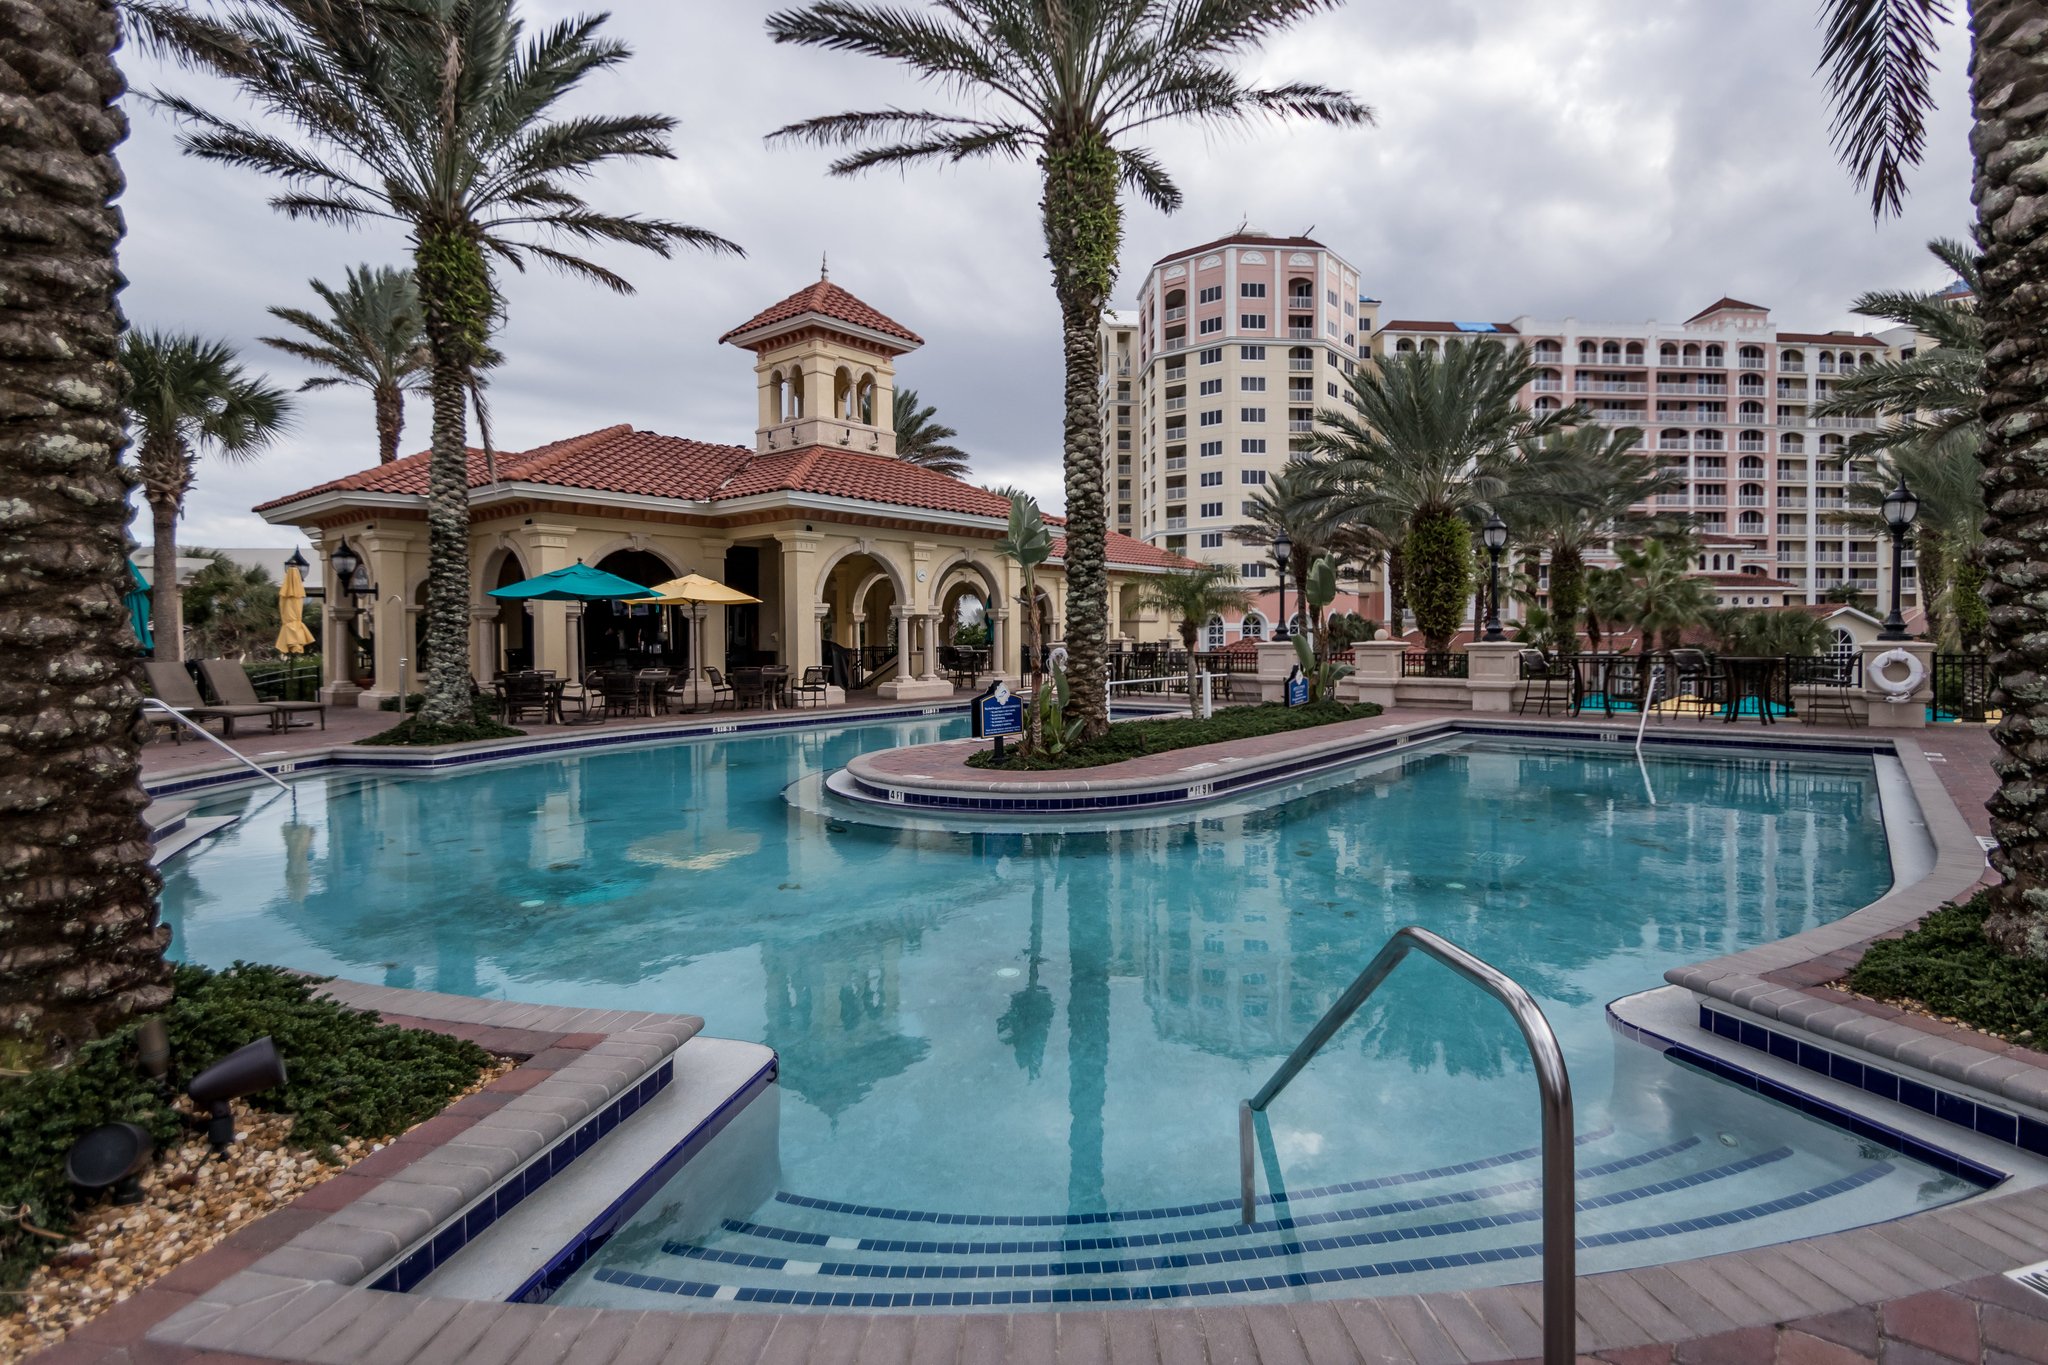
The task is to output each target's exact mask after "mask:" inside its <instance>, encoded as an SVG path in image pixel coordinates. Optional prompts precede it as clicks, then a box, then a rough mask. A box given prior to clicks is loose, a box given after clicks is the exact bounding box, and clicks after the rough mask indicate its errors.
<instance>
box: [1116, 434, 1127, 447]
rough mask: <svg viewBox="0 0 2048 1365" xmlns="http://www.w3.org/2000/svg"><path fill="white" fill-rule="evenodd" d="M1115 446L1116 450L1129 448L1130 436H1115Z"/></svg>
mask: <svg viewBox="0 0 2048 1365" xmlns="http://www.w3.org/2000/svg"><path fill="white" fill-rule="evenodd" d="M1116 448H1117V449H1118V450H1129V449H1130V448H1131V438H1130V437H1128V436H1119V437H1117V438H1116Z"/></svg>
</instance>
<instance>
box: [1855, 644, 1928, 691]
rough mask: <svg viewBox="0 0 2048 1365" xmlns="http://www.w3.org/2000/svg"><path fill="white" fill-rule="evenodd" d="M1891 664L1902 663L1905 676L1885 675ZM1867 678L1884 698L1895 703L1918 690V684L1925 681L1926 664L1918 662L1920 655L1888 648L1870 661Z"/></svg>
mask: <svg viewBox="0 0 2048 1365" xmlns="http://www.w3.org/2000/svg"><path fill="white" fill-rule="evenodd" d="M1893 664H1904V665H1905V666H1906V676H1905V677H1904V678H1903V679H1899V678H1891V677H1887V676H1886V675H1885V670H1886V669H1887V668H1890V667H1891V666H1892V665H1893ZM1869 678H1870V681H1871V684H1872V685H1873V686H1875V687H1876V688H1877V690H1878V691H1880V692H1882V693H1884V699H1885V700H1886V701H1888V702H1891V703H1893V704H1897V703H1899V702H1902V701H1904V700H1906V699H1907V698H1908V697H1910V696H1912V695H1913V694H1914V693H1915V692H1918V691H1919V690H1920V684H1921V683H1924V682H1926V681H1927V665H1926V664H1923V663H1921V662H1920V656H1919V655H1917V654H1914V653H1912V652H1911V651H1909V650H1904V649H1888V650H1886V651H1885V652H1884V653H1882V654H1880V655H1878V656H1877V657H1876V658H1875V659H1872V660H1871V661H1870V665H1869Z"/></svg>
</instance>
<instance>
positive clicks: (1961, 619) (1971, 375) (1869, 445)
mask: <svg viewBox="0 0 2048 1365" xmlns="http://www.w3.org/2000/svg"><path fill="white" fill-rule="evenodd" d="M1927 249H1928V251H1929V252H1930V253H1932V254H1933V256H1934V258H1935V259H1936V260H1938V261H1940V262H1941V263H1942V264H1943V265H1944V266H1946V267H1947V268H1948V269H1949V270H1951V271H1953V272H1954V273H1955V277H1956V279H1957V281H1958V282H1959V283H1960V284H1961V285H1962V286H1963V288H1964V289H1966V290H1968V291H1969V292H1970V294H1971V295H1972V296H1973V297H1974V296H1975V295H1976V294H1977V292H1978V291H1979V290H1980V289H1981V288H1982V281H1981V280H1980V279H1979V278H1978V275H1977V261H1976V257H1975V255H1974V254H1973V252H1972V250H1971V248H1970V247H1969V246H1967V245H1965V244H1964V243H1962V242H1958V241H1954V240H1950V239H1946V238H1943V239H1937V240H1935V241H1932V242H1929V243H1928V244H1927ZM1855 308H1856V311H1857V312H1858V313H1861V314H1863V315H1864V316H1866V317H1874V318H1882V319H1884V320H1885V321H1888V322H1892V323H1896V324H1899V325H1901V326H1906V327H1910V328H1912V329H1913V331H1914V333H1915V334H1916V335H1917V336H1919V337H1921V338H1924V340H1923V341H1922V342H1921V343H1920V344H1918V345H1916V346H1915V347H1914V350H1913V354H1912V355H1910V356H1907V357H1905V358H1903V359H1900V360H1889V361H1882V362H1879V363H1878V364H1875V365H1864V366H1860V367H1858V369H1857V370H1856V372H1855V373H1854V374H1851V375H1847V376H1845V377H1843V378H1841V379H1839V380H1837V381H1836V382H1835V386H1834V390H1833V392H1832V393H1831V394H1830V396H1829V397H1828V399H1827V401H1826V402H1823V403H1820V404H1817V405H1816V406H1815V408H1814V413H1815V415H1816V416H1821V417H1842V416H1861V415H1865V414H1876V415H1878V416H1881V417H1885V418H1888V419H1890V420H1889V421H1887V422H1886V424H1885V425H1884V426H1883V427H1881V428H1879V429H1877V430H1875V431H1862V432H1858V433H1857V434H1856V435H1855V436H1854V437H1852V438H1851V439H1850V441H1849V452H1850V454H1851V455H1852V456H1854V457H1856V458H1857V462H1858V467H1859V473H1860V474H1861V475H1862V477H1861V478H1860V479H1859V480H1858V481H1857V482H1856V483H1854V484H1852V485H1851V486H1850V488H1849V490H1848V493H1849V500H1850V501H1851V502H1852V503H1854V504H1856V505H1857V506H1858V507H1859V508H1861V509H1863V511H1864V515H1863V516H1861V517H1859V518H1858V520H1860V521H1862V522H1863V523H1864V524H1865V526H1866V527H1867V528H1868V529H1869V530H1871V531H1873V532H1874V533H1876V534H1878V535H1886V534H1889V528H1887V527H1886V526H1885V524H1884V522H1883V520H1882V518H1881V517H1880V516H1879V514H1878V509H1879V507H1880V506H1881V504H1882V503H1883V500H1884V495H1885V494H1886V493H1887V492H1889V491H1890V490H1891V489H1892V488H1893V487H1894V486H1895V485H1896V484H1897V483H1898V481H1899V480H1900V479H1901V478H1904V479H1905V481H1906V483H1907V485H1908V486H1909V487H1911V488H1912V490H1913V491H1914V492H1915V493H1917V494H1918V495H1919V497H1920V514H1919V516H1918V517H1917V518H1915V519H1914V522H1913V548H1914V550H1915V552H1916V554H1917V555H1918V558H1919V582H1920V597H1921V606H1922V609H1923V611H1924V612H1925V613H1926V616H1927V634H1928V635H1929V636H1930V637H1931V638H1933V639H1936V640H1939V641H1942V642H1944V644H1945V647H1948V648H1954V647H1956V646H1957V645H1958V644H1963V645H1966V646H1968V647H1971V648H1977V647H1980V646H1981V644H1982V642H1983V632H1984V627H1985V625H1986V624H1987V623H1986V620H1985V617H1986V612H1985V609H1984V601H1983V595H1982V594H1983V586H1984V573H1983V570H1982V568H1981V567H1980V565H1979V561H1978V557H1977V550H1978V546H1979V545H1980V544H1981V543H1982V541H1983V523H1984V513H1985V507H1984V486H1983V479H1982V474H1983V467H1982V464H1981V461H1980V456H1981V454H1982V452H1983V448H1984V423H1983V419H1982V408H1983V403H1984V322H1983V319H1982V318H1981V317H1980V316H1979V315H1978V313H1977V311H1976V310H1975V308H1973V307H1971V306H1970V305H1969V304H1968V303H1967V302H1963V301H1959V300H1958V299H1957V298H1956V297H1955V296H1954V294H1953V292H1952V290H1943V291H1940V292H1925V293H1923V292H1911V291H1905V292H1901V291H1880V292H1876V293H1869V294H1865V295H1863V296H1862V297H1861V298H1859V299H1857V300H1856V305H1855Z"/></svg>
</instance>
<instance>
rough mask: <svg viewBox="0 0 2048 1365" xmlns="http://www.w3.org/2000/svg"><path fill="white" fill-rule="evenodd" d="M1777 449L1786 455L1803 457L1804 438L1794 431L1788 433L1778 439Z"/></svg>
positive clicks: (1804, 449) (1804, 451)
mask: <svg viewBox="0 0 2048 1365" xmlns="http://www.w3.org/2000/svg"><path fill="white" fill-rule="evenodd" d="M1778 449H1779V450H1781V451H1783V452H1784V453H1785V454H1787V455H1804V454H1805V453H1806V438H1805V437H1804V436H1801V435H1800V434H1799V433H1798V432H1796V431H1788V432H1786V433H1785V434H1784V435H1782V436H1780V437H1779V438H1778Z"/></svg>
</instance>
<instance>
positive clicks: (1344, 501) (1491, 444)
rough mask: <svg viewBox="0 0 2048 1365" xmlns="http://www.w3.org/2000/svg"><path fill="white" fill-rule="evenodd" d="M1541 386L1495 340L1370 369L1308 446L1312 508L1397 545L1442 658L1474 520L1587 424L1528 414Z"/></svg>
mask: <svg viewBox="0 0 2048 1365" xmlns="http://www.w3.org/2000/svg"><path fill="white" fill-rule="evenodd" d="M1535 378H1536V365H1535V362H1534V361H1533V360H1531V359H1530V358H1529V357H1528V355H1527V353H1525V352H1523V351H1521V350H1514V351H1510V350H1509V349H1507V348H1506V347H1505V346H1503V345H1501V344H1500V343H1499V342H1498V341H1493V340H1484V341H1476V342H1470V343H1456V344H1453V345H1451V346H1449V347H1447V348H1446V349H1445V351H1444V353H1443V355H1442V357H1441V358H1438V357H1437V356H1435V355H1429V354H1424V353H1422V352H1418V351H1409V352H1403V353H1400V354H1397V355H1394V356H1392V357H1390V358H1388V359H1386V360H1384V361H1383V362H1382V363H1381V364H1379V365H1362V366H1360V367H1359V370H1358V373H1357V374H1355V375H1353V376H1352V378H1351V390H1350V393H1349V399H1350V401H1349V402H1348V403H1346V404H1345V405H1344V406H1343V407H1339V408H1324V409H1323V410H1322V411H1321V412H1320V413H1319V414H1317V419H1316V431H1315V434H1314V435H1313V436H1311V437H1310V438H1309V439H1308V441H1307V443H1306V445H1305V447H1304V449H1305V450H1306V452H1307V455H1308V459H1309V461H1310V464H1309V469H1310V471H1311V473H1310V474H1309V476H1308V477H1309V478H1310V479H1311V480H1312V481H1313V483H1314V486H1315V487H1314V491H1313V492H1312V493H1310V494H1308V495H1307V496H1306V497H1305V498H1304V506H1305V507H1306V508H1307V509H1309V511H1310V512H1311V514H1312V515H1314V516H1315V517H1316V518H1317V519H1318V520H1320V521H1322V522H1323V523H1324V524H1326V525H1328V526H1331V527H1333V528H1344V529H1348V530H1351V531H1353V532H1354V533H1364V532H1377V533H1378V534H1380V535H1383V536H1385V537H1387V538H1388V539H1389V540H1392V541H1395V542H1397V543H1398V546H1399V549H1400V552H1401V563H1402V592H1403V596H1404V597H1405V598H1406V601H1407V605H1408V607H1409V609H1410V610H1412V611H1413V612H1414V613H1415V624H1416V625H1417V626H1419V627H1420V628H1421V630H1422V634H1423V639H1424V641H1425V647H1426V648H1428V649H1430V650H1432V651H1442V650H1445V649H1448V648H1449V647H1450V640H1451V636H1452V634H1453V633H1455V632H1456V630H1457V629H1458V623H1459V622H1460V621H1461V620H1462V619H1463V618H1464V614H1465V604H1466V602H1467V601H1469V600H1470V598H1471V596H1472V535H1471V527H1470V525H1469V523H1470V522H1471V521H1473V520H1474V519H1476V518H1478V517H1482V516H1485V515H1486V514H1487V513H1488V511H1489V510H1490V509H1491V508H1492V506H1493V505H1494V504H1495V503H1496V502H1500V501H1502V500H1503V499H1505V498H1507V497H1508V496H1509V494H1510V493H1511V491H1513V489H1514V486H1515V484H1516V482H1517V480H1518V479H1522V478H1524V477H1525V475H1526V466H1527V461H1526V460H1525V458H1524V451H1525V450H1526V449H1527V448H1530V447H1532V446H1534V445H1536V444H1537V443H1540V442H1541V441H1542V440H1544V439H1545V438H1547V437H1549V436H1550V435H1551V434H1552V433H1555V432H1560V431H1563V430H1564V429H1565V428H1566V427H1567V426H1569V425H1570V424H1572V423H1575V422H1577V421H1579V420H1580V419H1581V418H1582V417H1583V416H1584V410H1583V409H1581V408H1579V407H1576V406H1574V407H1569V408H1561V409H1557V410H1554V411H1549V412H1540V413H1538V412H1531V411H1529V410H1528V409H1527V408H1524V407H1523V406H1522V405H1521V402H1520V401H1519V400H1520V395H1521V391H1522V389H1523V387H1524V386H1526V385H1528V384H1529V383H1531V382H1533V381H1534V380H1535ZM1394 628H1395V630H1396V632H1397V633H1398V630H1399V622H1395V623H1394Z"/></svg>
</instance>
